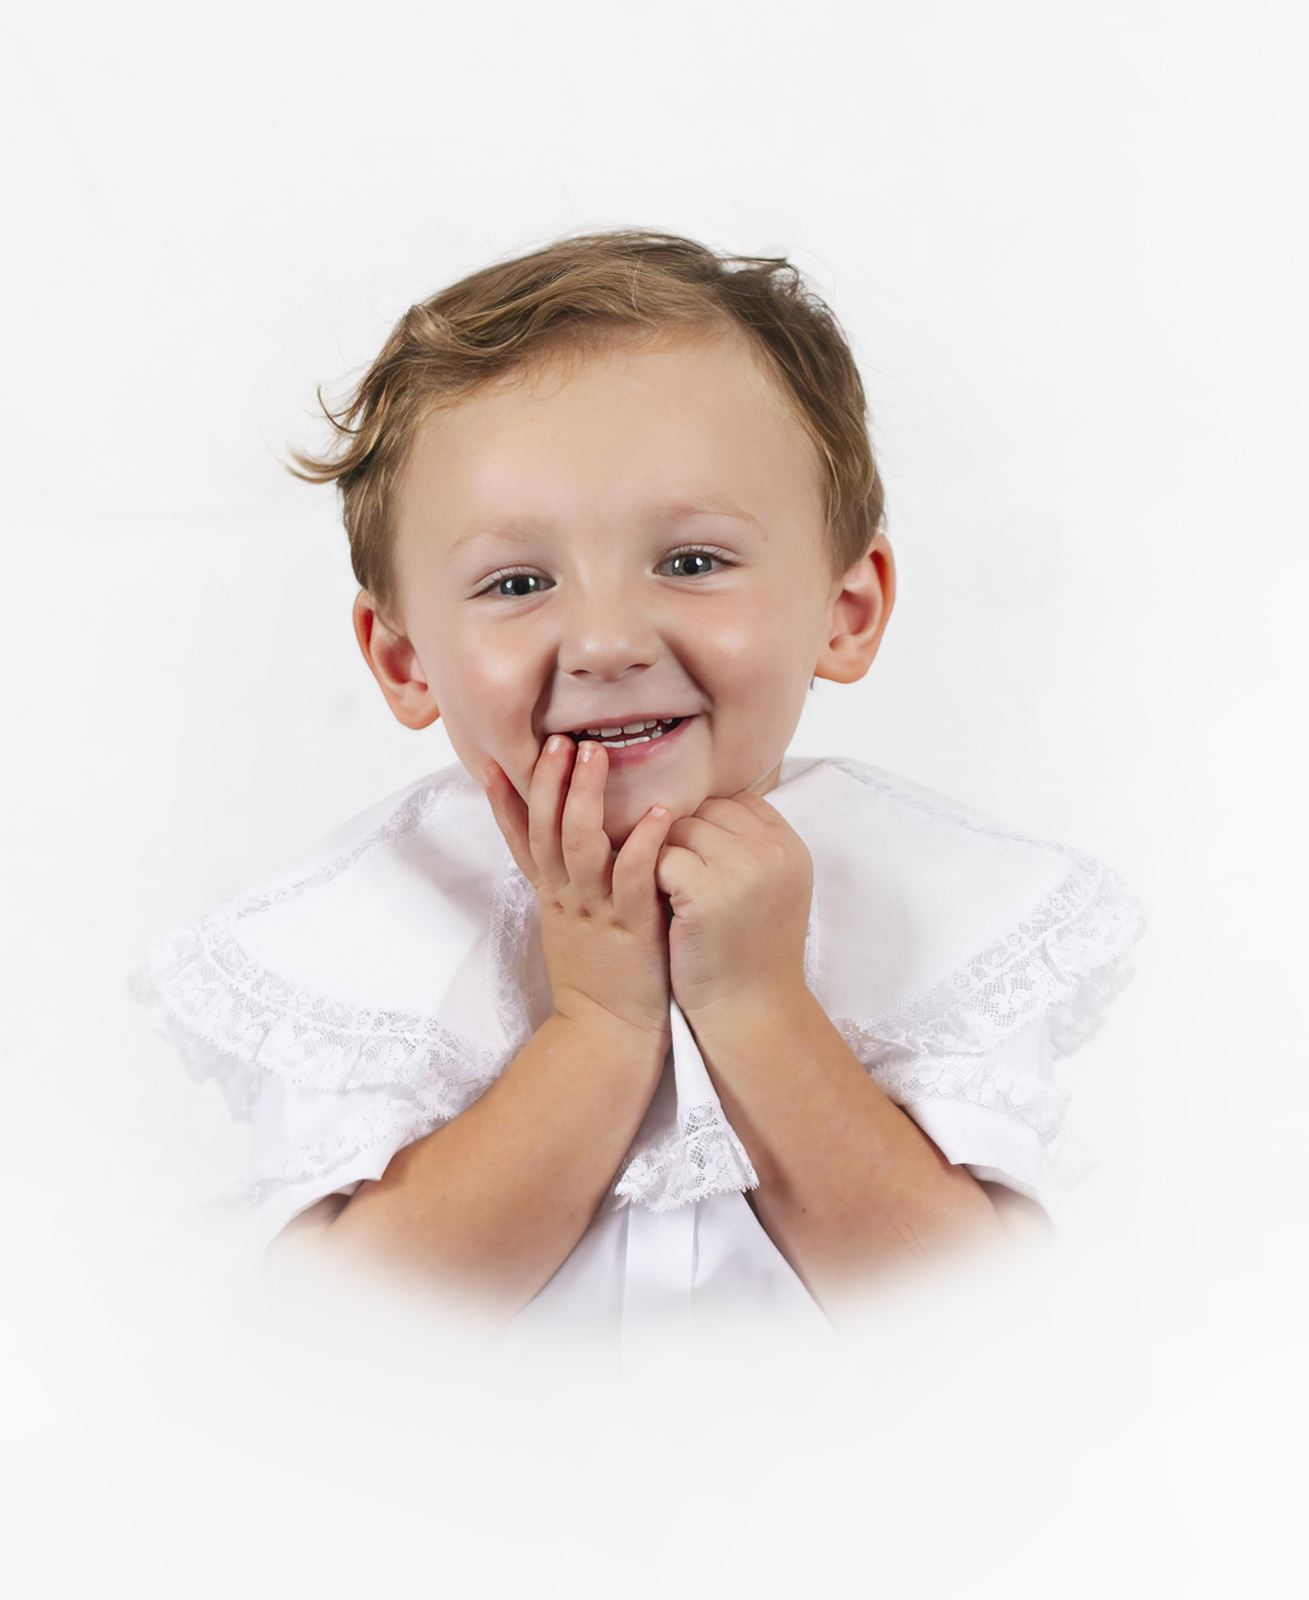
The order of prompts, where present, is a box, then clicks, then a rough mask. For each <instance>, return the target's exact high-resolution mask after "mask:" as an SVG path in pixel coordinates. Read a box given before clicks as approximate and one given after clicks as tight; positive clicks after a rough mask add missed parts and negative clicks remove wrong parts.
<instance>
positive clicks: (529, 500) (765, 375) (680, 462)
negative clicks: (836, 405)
mask: <svg viewBox="0 0 1309 1600" xmlns="http://www.w3.org/2000/svg"><path fill="white" fill-rule="evenodd" d="M398 488H399V495H398V506H397V509H398V513H399V515H398V518H397V524H398V526H397V532H398V533H399V534H400V535H401V541H402V543H403V540H404V535H405V532H406V530H408V531H409V532H410V533H411V534H412V533H413V532H414V531H416V530H418V529H422V530H426V531H427V532H429V533H430V532H436V531H438V527H439V528H440V529H441V530H443V531H446V532H448V533H450V534H451V535H452V536H454V537H458V536H459V535H460V534H461V533H462V532H463V531H464V530H465V528H466V526H467V525H468V524H469V522H470V520H471V521H475V522H481V521H484V520H486V519H487V518H492V519H495V518H505V517H509V518H512V517H528V518H532V519H533V520H535V519H538V518H545V519H560V518H562V519H568V518H570V517H579V516H580V517H585V516H588V515H596V514H598V515H607V516H619V517H621V516H624V515H628V514H636V513H638V512H639V511H640V510H641V509H642V508H643V507H648V506H650V505H653V504H655V503H663V502H667V503H674V502H683V503H690V502H702V501H703V502H706V503H709V502H713V501H715V500H718V501H722V502H724V503H730V504H733V505H735V506H737V507H739V508H740V509H741V510H742V511H743V512H745V513H746V514H747V515H748V516H752V517H755V518H758V519H759V520H760V521H761V522H763V523H764V524H765V525H766V524H767V523H769V522H775V521H790V520H792V519H793V518H795V517H797V516H800V517H802V518H803V519H804V520H806V521H808V520H810V519H811V518H812V516H813V514H814V511H815V509H816V508H817V507H820V506H821V502H822V473H821V462H820V459H819V456H818V452H817V450H816V449H815V447H814V445H813V443H812V441H811V439H810V436H809V434H808V432H807V430H806V429H805V427H804V425H803V422H802V421H801V419H800V415H799V412H798V410H797V408H796V406H795V404H794V402H793V401H792V400H791V398H790V396H789V395H788V394H786V392H785V391H784V390H783V388H782V387H781V385H780V383H779V381H778V380H777V379H776V378H775V377H774V376H773V374H772V373H771V372H769V371H768V370H767V368H766V367H765V365H764V364H763V362H762V360H761V359H760V357H758V356H757V355H756V353H755V351H754V349H753V348H752V346H751V345H750V343H749V341H748V340H747V339H746V338H745V336H744V335H743V334H740V333H738V332H736V331H731V332H727V333H716V332H715V333H711V334H706V333H697V334H693V335H689V336H688V335H682V336H680V337H672V336H669V335H667V334H665V335H663V336H661V337H657V338H649V337H646V338H642V339H635V338H631V337H628V338H621V339H620V338H615V339H611V340H608V341H606V342H605V343H604V344H603V345H601V346H599V347H598V348H591V349H580V350H579V349H571V350H565V351H560V352H557V353H553V354H551V355H550V356H548V357H545V358H542V359H540V360H538V361H537V362H535V363H534V364H533V365H532V366H530V367H528V368H526V369H523V370H520V371H516V372H514V373H511V374H509V375H508V376H507V377H506V378H503V379H500V380H498V381H497V382H495V383H494V384H491V385H487V386H486V387H484V388H482V389H479V390H478V391H476V392H475V393H474V394H473V395H471V396H470V397H468V398H467V399H465V400H463V401H461V402H459V403H458V404H456V405H454V406H452V407H448V408H445V409H441V410H438V411H436V412H434V413H433V414H432V415H431V416H429V417H428V418H427V419H426V420H425V421H424V423H423V424H422V425H421V426H420V427H419V429H418V431H417V433H416V435H415V439H414V443H413V447H412V449H411V451H410V455H409V458H408V460H407V462H406V465H405V469H404V472H403V474H402V477H401V482H400V484H399V486H398Z"/></svg>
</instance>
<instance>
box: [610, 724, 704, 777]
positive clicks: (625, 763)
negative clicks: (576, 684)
mask: <svg viewBox="0 0 1309 1600" xmlns="http://www.w3.org/2000/svg"><path fill="white" fill-rule="evenodd" d="M694 721H695V718H694V717H683V718H682V720H681V721H680V722H679V723H678V724H677V726H676V727H675V728H674V729H672V731H671V732H669V733H665V734H661V735H660V737H659V738H658V739H648V740H647V741H646V742H645V744H628V745H624V746H623V747H622V749H620V750H611V749H609V748H608V746H605V747H604V750H605V754H606V755H607V756H608V757H609V770H610V772H616V771H618V770H619V769H621V768H624V767H636V766H640V764H641V763H642V762H643V761H652V760H653V759H654V758H655V756H658V755H662V754H663V753H664V751H665V750H668V749H669V748H671V746H673V745H675V744H676V743H677V742H678V740H679V739H680V738H681V737H682V735H683V734H684V733H685V732H686V730H687V729H688V728H689V727H690V726H691V724H692V723H693V722H694ZM582 743H583V744H599V743H600V741H599V740H598V739H594V740H592V739H584V740H582Z"/></svg>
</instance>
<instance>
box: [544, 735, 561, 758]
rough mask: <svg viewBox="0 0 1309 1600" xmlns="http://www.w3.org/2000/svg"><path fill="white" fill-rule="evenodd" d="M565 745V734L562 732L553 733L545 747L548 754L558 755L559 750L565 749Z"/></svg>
mask: <svg viewBox="0 0 1309 1600" xmlns="http://www.w3.org/2000/svg"><path fill="white" fill-rule="evenodd" d="M563 747H564V736H563V734H562V733H552V734H551V735H550V737H549V738H548V739H547V740H546V741H545V749H546V754H547V755H551V756H557V755H558V754H559V752H560V751H561V750H562V749H563Z"/></svg>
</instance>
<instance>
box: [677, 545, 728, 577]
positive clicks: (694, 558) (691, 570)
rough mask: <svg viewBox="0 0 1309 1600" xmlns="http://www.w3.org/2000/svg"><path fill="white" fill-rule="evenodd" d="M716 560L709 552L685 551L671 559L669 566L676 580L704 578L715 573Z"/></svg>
mask: <svg viewBox="0 0 1309 1600" xmlns="http://www.w3.org/2000/svg"><path fill="white" fill-rule="evenodd" d="M716 559H717V558H716V557H714V556H711V555H710V554H709V552H708V551H707V550H683V551H682V552H681V554H680V555H675V556H670V557H669V561H668V566H669V568H670V570H671V571H672V575H673V577H675V578H702V577H703V576H704V575H705V573H707V572H712V571H713V569H714V565H715V562H716Z"/></svg>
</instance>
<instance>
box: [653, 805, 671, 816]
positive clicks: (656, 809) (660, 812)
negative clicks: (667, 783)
mask: <svg viewBox="0 0 1309 1600" xmlns="http://www.w3.org/2000/svg"><path fill="white" fill-rule="evenodd" d="M650 815H651V816H652V817H666V816H667V815H668V807H667V806H651V807H650Z"/></svg>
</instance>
